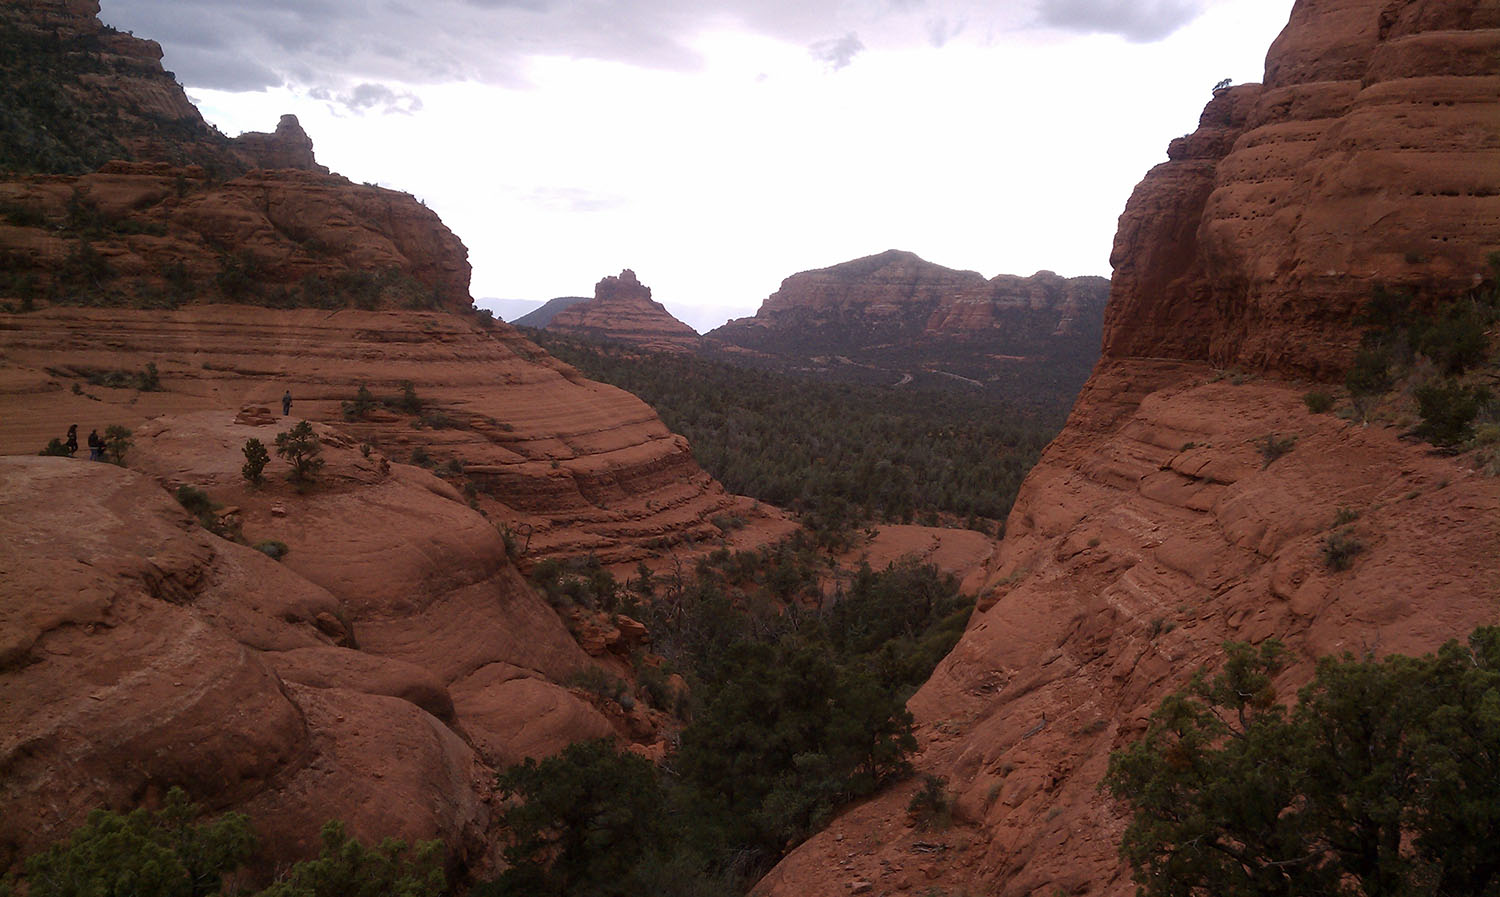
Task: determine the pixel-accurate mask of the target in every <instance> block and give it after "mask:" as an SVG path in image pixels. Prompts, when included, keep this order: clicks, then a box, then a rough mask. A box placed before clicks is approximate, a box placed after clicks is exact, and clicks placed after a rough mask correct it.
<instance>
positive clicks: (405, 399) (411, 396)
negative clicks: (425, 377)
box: [395, 380, 422, 414]
mask: <svg viewBox="0 0 1500 897" xmlns="http://www.w3.org/2000/svg"><path fill="white" fill-rule="evenodd" d="M395 405H396V410H398V411H403V412H405V413H407V414H420V413H422V400H421V399H419V398H417V387H416V385H415V384H414V383H412V382H411V381H410V380H402V381H401V398H399V399H397V400H396V402H395Z"/></svg>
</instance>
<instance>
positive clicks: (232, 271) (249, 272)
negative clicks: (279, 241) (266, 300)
mask: <svg viewBox="0 0 1500 897" xmlns="http://www.w3.org/2000/svg"><path fill="white" fill-rule="evenodd" d="M264 279H265V267H264V265H262V264H261V261H260V259H259V258H257V257H256V256H255V255H254V254H253V253H251V252H249V251H248V250H241V251H240V252H236V253H234V254H232V255H226V256H224V257H222V258H220V259H219V273H218V274H217V275H215V277H214V283H215V284H216V285H217V286H218V288H219V292H220V293H222V294H223V295H224V298H225V299H228V300H229V301H231V302H250V301H253V300H255V299H257V298H259V297H260V296H261V295H262V293H263V292H264Z"/></svg>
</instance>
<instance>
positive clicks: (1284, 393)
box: [758, 0, 1500, 897]
mask: <svg viewBox="0 0 1500 897" xmlns="http://www.w3.org/2000/svg"><path fill="white" fill-rule="evenodd" d="M1497 47H1500V16H1497V15H1496V14H1495V11H1494V8H1493V5H1492V4H1485V3H1479V2H1470V0H1442V2H1439V0H1428V2H1399V3H1388V2H1385V0H1301V2H1298V3H1297V4H1296V6H1295V8H1294V9H1293V12H1292V17H1291V22H1290V24H1289V25H1288V27H1287V29H1286V31H1285V32H1283V34H1282V36H1281V37H1280V38H1279V39H1278V40H1277V41H1276V43H1275V45H1274V46H1273V47H1272V49H1271V52H1270V54H1269V56H1268V59H1267V66H1266V83H1265V84H1264V85H1244V86H1241V87H1237V88H1234V89H1231V90H1229V91H1228V92H1226V93H1224V94H1222V95H1220V96H1218V97H1217V98H1215V100H1214V101H1213V102H1212V103H1210V104H1209V105H1208V108H1207V109H1206V110H1205V113H1204V117H1203V121H1202V124H1201V126H1200V128H1199V130H1198V131H1197V132H1195V133H1194V134H1192V135H1189V136H1188V137H1185V138H1182V139H1181V140H1178V141H1174V143H1173V144H1172V147H1171V150H1170V153H1169V161H1168V162H1166V163H1164V164H1163V165H1161V166H1158V167H1157V168H1156V169H1154V170H1153V171H1152V172H1151V173H1150V174H1149V175H1148V176H1147V177H1146V179H1145V180H1144V181H1143V182H1142V183H1141V185H1140V187H1138V188H1137V190H1136V192H1135V195H1134V196H1133V197H1132V199H1131V201H1130V204H1129V206H1128V207H1127V209H1126V211H1125V214H1124V215H1123V216H1122V217H1121V221H1120V231H1119V235H1118V237H1117V240H1116V245H1115V252H1114V264H1115V268H1116V273H1115V279H1114V283H1113V289H1112V294H1111V299H1110V306H1109V309H1108V313H1107V316H1106V332H1105V344H1104V357H1103V359H1102V360H1101V361H1100V363H1099V365H1098V367H1097V368H1096V370H1095V372H1094V374H1093V376H1092V378H1091V379H1090V381H1089V383H1088V384H1087V385H1086V386H1085V388H1084V390H1083V392H1082V393H1081V395H1080V397H1079V399H1078V402H1077V404H1076V406H1075V408H1074V411H1073V414H1072V417H1071V418H1070V420H1069V422H1068V425H1067V427H1066V428H1065V430H1064V431H1063V433H1062V435H1061V436H1059V438H1058V439H1057V440H1056V441H1055V442H1054V443H1053V445H1052V446H1051V447H1049V449H1048V451H1047V452H1046V454H1045V455H1044V456H1043V458H1042V461H1041V462H1040V464H1039V465H1038V466H1037V468H1036V469H1035V470H1033V472H1032V474H1031V475H1030V476H1029V477H1028V479H1027V481H1026V483H1025V485H1024V486H1023V488H1022V490H1021V494H1020V496H1019V498H1018V500H1017V502H1016V506H1015V508H1014V510H1013V511H1012V513H1011V515H1010V518H1009V521H1008V523H1007V533H1006V539H1005V541H1004V543H1003V545H1002V547H1001V549H1000V551H999V553H998V555H997V559H996V562H995V563H994V565H993V567H992V573H991V576H990V582H989V586H988V592H987V594H986V595H985V597H984V598H982V599H981V601H980V603H979V606H978V610H977V612H976V614H975V616H974V618H973V620H972V622H971V623H970V627H969V630H968V632H967V633H966V634H965V636H964V638H963V640H962V641H961V642H960V643H959V645H958V646H957V648H955V650H954V651H953V652H952V654H951V655H950V656H949V657H948V658H946V659H945V660H944V661H943V662H942V664H941V665H940V666H939V667H938V669H937V670H936V671H935V673H934V674H933V676H932V678H931V679H930V680H929V681H928V682H927V684H926V685H925V686H924V687H923V688H922V689H921V690H920V691H919V692H918V693H917V694H916V695H915V696H914V697H913V699H912V700H911V702H910V705H909V706H910V708H911V710H912V711H913V713H914V714H915V715H916V718H917V720H918V724H919V728H920V731H921V736H920V740H921V743H922V749H921V756H920V760H919V762H918V767H919V769H920V771H922V772H924V773H929V774H932V775H937V776H942V777H945V778H946V779H947V782H948V787H949V789H950V790H951V792H952V794H953V796H954V799H955V819H956V820H957V822H956V824H955V826H954V827H953V828H951V829H949V830H948V831H945V832H942V833H938V834H934V833H926V832H918V831H916V830H914V829H912V828H911V827H910V826H909V825H908V824H906V821H905V818H904V817H905V813H904V809H905V806H906V802H907V801H908V799H909V798H910V796H911V793H912V791H914V790H915V788H916V787H917V785H916V783H913V784H912V785H910V786H908V787H907V788H906V789H900V790H898V791H897V792H894V793H891V794H886V795H882V796H881V797H879V798H877V799H875V800H873V801H871V802H869V803H867V804H864V805H862V806H860V807H857V808H855V809H853V810H851V811H850V812H848V813H846V814H845V815H844V816H843V817H841V818H840V819H838V820H836V821H835V822H834V824H833V825H832V826H831V827H830V829H829V830H828V831H827V832H824V833H822V834H820V835H818V836H817V837H815V838H814V839H813V840H812V841H810V842H809V843H808V844H806V845H804V846H803V847H802V848H800V849H798V850H797V851H796V852H794V853H793V854H792V855H791V856H790V857H789V858H788V859H787V860H786V861H785V862H783V863H782V864H781V865H780V866H779V867H778V868H777V869H776V870H775V871H773V873H772V874H771V875H770V876H768V877H767V879H766V880H765V881H764V882H762V884H761V886H760V888H759V890H758V893H762V894H765V895H791V894H806V893H833V892H836V891H839V890H843V889H848V888H854V887H857V886H863V885H869V886H870V889H871V890H872V891H878V890H889V891H891V892H893V893H895V892H908V891H911V892H916V891H919V890H921V889H923V888H930V889H940V890H944V891H948V892H953V891H965V890H967V891H971V892H981V893H989V894H997V895H1026V894H1049V893H1055V892H1058V891H1061V892H1062V893H1070V894H1090V895H1121V897H1123V895H1127V894H1130V893H1133V891H1134V885H1133V883H1132V881H1131V880H1130V876H1129V871H1128V869H1126V868H1125V867H1124V866H1123V865H1122V862H1121V860H1120V858H1119V856H1118V854H1117V849H1118V845H1119V840H1120V836H1121V833H1122V832H1123V830H1124V826H1125V822H1126V808H1124V807H1123V806H1120V805H1118V804H1116V803H1115V802H1114V801H1112V800H1111V799H1109V798H1108V797H1107V796H1106V795H1104V794H1102V793H1101V792H1100V790H1099V787H1098V786H1099V782H1100V781H1101V779H1102V777H1103V774H1104V771H1105V768H1106V764H1107V760H1108V757H1109V754H1110V752H1111V751H1112V750H1115V749H1118V748H1120V747H1123V746H1124V745H1126V744H1128V743H1130V742H1132V741H1133V740H1135V739H1136V738H1138V737H1139V736H1140V735H1141V734H1142V732H1143V731H1144V728H1145V724H1146V719H1147V717H1148V715H1149V714H1150V713H1151V712H1152V710H1153V709H1155V707H1156V706H1157V705H1158V704H1159V703H1160V701H1161V700H1162V698H1163V697H1164V696H1165V695H1167V694H1168V693H1170V692H1172V691H1174V690H1176V689H1178V688H1180V687H1181V686H1182V685H1183V684H1184V683H1185V682H1186V680H1187V679H1188V677H1189V676H1190V675H1191V674H1192V673H1194V672H1196V671H1197V670H1199V669H1202V668H1203V667H1205V666H1207V665H1212V664H1214V663H1215V662H1217V661H1218V660H1219V659H1220V658H1221V656H1222V653H1221V651H1222V649H1221V645H1222V643H1223V642H1224V641H1226V640H1231V639H1233V640H1240V641H1251V642H1260V641H1262V640H1264V639H1267V638H1271V637H1275V638H1278V639H1280V640H1282V641H1283V643H1285V644H1286V645H1287V646H1288V647H1289V648H1290V649H1291V650H1292V652H1293V653H1294V656H1295V657H1296V658H1297V663H1296V664H1295V665H1294V666H1293V667H1292V668H1291V669H1290V670H1288V671H1287V672H1286V673H1285V674H1284V675H1283V676H1282V677H1281V678H1280V679H1279V680H1278V682H1277V688H1278V691H1279V693H1280V694H1281V695H1282V696H1283V697H1284V698H1287V699H1290V697H1291V696H1292V695H1294V694H1295V692H1296V689H1297V687H1299V686H1300V685H1301V684H1303V683H1304V682H1306V681H1307V679H1308V678H1309V676H1310V674H1311V669H1312V665H1313V661H1314V660H1315V659H1316V658H1318V657H1321V656H1326V655H1329V654H1339V653H1342V652H1350V653H1352V654H1355V655H1356V656H1364V655H1367V654H1368V655H1373V656H1377V657H1378V656H1384V655H1386V654H1390V653H1398V652H1399V653H1408V654H1415V653H1422V652H1426V651H1431V650H1434V649H1435V648H1437V647H1438V646H1439V645H1440V644H1442V643H1443V642H1444V641H1446V640H1448V639H1454V638H1463V637H1464V636H1466V635H1467V634H1468V632H1469V631H1470V630H1471V629H1472V628H1473V627H1474V626H1476V625H1482V624H1493V623H1494V622H1495V606H1496V605H1495V602H1496V600H1497V599H1500V582H1497V579H1496V569H1497V567H1496V565H1497V560H1496V555H1495V546H1496V545H1497V544H1500V480H1496V479H1495V478H1493V477H1488V476H1484V475H1482V474H1481V473H1479V472H1477V471H1476V470H1474V469H1472V467H1471V463H1470V459H1469V458H1468V457H1466V456H1462V455H1460V456H1456V457H1455V456H1446V455H1438V454H1434V453H1433V452H1432V451H1431V448H1430V446H1427V445H1424V444H1420V443H1417V442H1414V441H1411V440H1410V439H1404V438H1403V432H1404V427H1402V426H1395V425H1392V426H1380V425H1371V426H1368V427H1364V426H1359V425H1357V424H1355V423H1351V422H1349V421H1346V420H1343V419H1340V418H1338V417H1335V416H1331V415H1326V414H1325V415H1313V414H1310V413H1309V412H1308V411H1307V409H1306V407H1305V405H1304V403H1303V401H1302V396H1303V394H1304V393H1305V392H1306V391H1307V390H1308V388H1309V384H1308V382H1307V381H1306V380H1301V379H1297V378H1299V377H1304V376H1309V375H1311V376H1319V377H1321V376H1329V377H1332V376H1336V375H1337V374H1338V373H1339V372H1340V371H1341V370H1342V366H1343V365H1344V364H1345V363H1346V361H1347V359H1348V358H1349V356H1350V354H1351V353H1352V352H1353V350H1354V348H1355V347H1356V346H1357V345H1358V343H1359V341H1360V337H1361V332H1360V331H1361V328H1360V327H1359V326H1358V324H1357V323H1356V319H1357V317H1358V313H1359V310H1360V309H1361V307H1362V305H1363V304H1364V303H1365V302H1366V301H1367V300H1368V298H1369V296H1370V294H1371V291H1372V288H1373V286H1374V284H1375V283H1377V282H1382V283H1386V284H1389V285H1393V286H1409V287H1413V288H1419V289H1420V291H1421V295H1424V296H1440V295H1443V294H1444V293H1448V294H1450V295H1451V294H1452V293H1454V292H1457V291H1461V290H1463V289H1466V288H1468V287H1470V286H1472V285H1473V284H1474V282H1475V280H1474V278H1475V276H1476V272H1479V271H1482V270H1483V268H1484V262H1483V260H1484V258H1485V256H1486V255H1487V254H1488V253H1491V252H1494V251H1496V250H1497V249H1500V100H1497V97H1500V91H1497V85H1500V64H1497V62H1496V60H1497V59H1500V56H1497V55H1496V54H1495V48H1497ZM1230 365H1235V366H1239V367H1240V368H1241V370H1240V371H1239V372H1237V373H1229V374H1228V375H1226V372H1225V371H1224V369H1223V368H1224V367H1228V366H1230ZM1251 372H1258V376H1256V375H1255V374H1253V373H1251ZM1267 437H1274V438H1275V439H1277V440H1287V439H1294V443H1293V447H1292V449H1291V451H1290V452H1289V453H1287V454H1285V455H1284V456H1281V457H1275V458H1273V457H1271V456H1269V455H1267V454H1264V453H1263V452H1262V451H1261V449H1260V448H1259V446H1261V445H1264V444H1265V441H1266V439H1267ZM1341 511H1342V512H1343V513H1341ZM1350 512H1352V513H1353V514H1356V515H1357V517H1356V518H1355V520H1354V522H1353V523H1352V524H1350V525H1351V526H1352V536H1353V537H1354V538H1356V539H1357V540H1358V541H1360V542H1361V543H1362V545H1363V546H1364V548H1363V551H1362V552H1361V553H1360V554H1359V555H1358V556H1357V557H1356V559H1355V561H1354V564H1353V566H1352V568H1351V569H1349V570H1346V571H1339V570H1335V569H1331V568H1330V566H1329V565H1328V563H1326V561H1325V559H1324V556H1323V547H1324V545H1325V544H1326V541H1327V539H1328V537H1329V535H1330V533H1331V532H1332V531H1333V528H1334V525H1335V521H1336V520H1346V521H1347V520H1348V519H1349V515H1350Z"/></svg>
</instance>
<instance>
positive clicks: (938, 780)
mask: <svg viewBox="0 0 1500 897" xmlns="http://www.w3.org/2000/svg"><path fill="white" fill-rule="evenodd" d="M906 813H907V815H908V816H910V817H911V818H913V819H915V820H916V823H917V827H918V828H920V829H923V830H925V831H931V830H933V829H945V828H947V827H948V826H950V825H952V824H953V796H952V795H951V794H949V793H948V780H947V779H945V778H943V777H942V776H935V775H924V776H922V787H921V789H920V790H918V791H917V793H916V794H913V795H912V796H911V801H910V802H908V803H907V805H906Z"/></svg>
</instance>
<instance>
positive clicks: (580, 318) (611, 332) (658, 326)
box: [539, 268, 702, 352]
mask: <svg viewBox="0 0 1500 897" xmlns="http://www.w3.org/2000/svg"><path fill="white" fill-rule="evenodd" d="M553 301H554V302H555V301H557V300H553ZM549 305H550V303H549ZM543 310H545V309H539V311H543ZM542 326H543V327H545V328H546V329H547V330H550V331H553V332H554V333H560V334H562V335H564V336H574V337H581V338H583V339H590V340H607V341H610V342H618V343H627V344H629V345H632V346H640V347H641V348H643V349H649V350H651V351H653V352H690V351H693V350H694V349H696V348H698V346H699V345H700V344H701V343H702V339H701V338H700V337H699V336H698V332H697V331H695V330H694V329H693V328H691V327H689V326H688V325H686V324H684V323H682V322H681V321H679V320H677V319H676V318H674V317H672V313H671V312H669V311H667V309H666V308H665V307H664V306H663V305H662V304H661V303H660V302H655V301H652V299H651V288H650V287H648V286H646V285H644V284H642V283H641V282H640V281H639V280H637V279H636V276H635V272H634V271H631V270H630V269H629V268H627V269H625V270H624V271H621V272H620V276H619V277H606V278H604V279H603V280H601V281H599V282H598V283H597V284H595V285H594V298H593V299H590V300H588V301H586V302H573V303H568V304H567V305H564V306H563V307H562V308H561V309H559V310H557V311H555V312H553V314H552V315H551V317H550V318H549V319H548V320H547V322H546V323H545V324H544V325H542Z"/></svg>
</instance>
